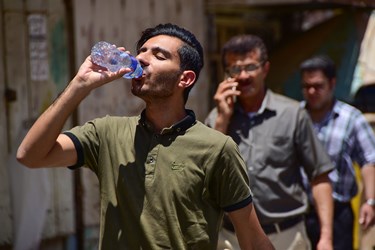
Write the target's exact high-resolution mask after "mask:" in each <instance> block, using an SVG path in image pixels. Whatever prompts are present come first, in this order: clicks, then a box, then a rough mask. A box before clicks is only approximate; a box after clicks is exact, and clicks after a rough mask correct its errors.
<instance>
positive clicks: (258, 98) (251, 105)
mask: <svg viewBox="0 0 375 250" xmlns="http://www.w3.org/2000/svg"><path fill="white" fill-rule="evenodd" d="M265 96H266V90H265V89H264V90H263V91H261V92H260V93H259V94H257V95H255V96H254V97H253V98H242V99H241V98H239V102H240V103H241V107H242V108H243V110H244V111H245V112H246V113H250V112H257V111H258V110H259V109H260V107H261V106H262V103H263V100H264V98H265Z"/></svg>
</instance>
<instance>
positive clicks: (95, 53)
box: [91, 41, 143, 79]
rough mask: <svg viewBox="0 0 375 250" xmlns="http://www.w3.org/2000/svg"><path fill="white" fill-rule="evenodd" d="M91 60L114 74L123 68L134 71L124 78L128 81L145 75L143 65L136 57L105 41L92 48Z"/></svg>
mask: <svg viewBox="0 0 375 250" xmlns="http://www.w3.org/2000/svg"><path fill="white" fill-rule="evenodd" d="M91 59H92V61H93V62H94V63H95V64H98V65H100V66H102V67H105V68H107V69H108V70H109V71H112V72H116V71H118V70H119V69H121V68H130V69H132V71H131V72H129V73H126V74H125V75H124V76H123V77H124V78H127V79H131V78H138V77H141V76H142V73H143V69H142V66H141V64H140V63H139V61H138V60H137V59H136V58H135V57H134V56H132V55H130V54H128V53H126V52H124V51H121V50H119V49H117V48H116V47H115V46H113V45H112V44H110V43H107V42H104V41H101V42H98V43H97V44H95V45H94V46H93V47H92V49H91Z"/></svg>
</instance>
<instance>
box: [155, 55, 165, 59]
mask: <svg viewBox="0 0 375 250" xmlns="http://www.w3.org/2000/svg"><path fill="white" fill-rule="evenodd" d="M155 57H156V58H157V59H159V60H165V57H164V56H163V55H160V54H156V55H155Z"/></svg>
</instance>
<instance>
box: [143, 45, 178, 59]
mask: <svg viewBox="0 0 375 250" xmlns="http://www.w3.org/2000/svg"><path fill="white" fill-rule="evenodd" d="M145 50H147V48H145V47H141V48H140V49H139V50H138V53H139V52H142V51H145ZM151 51H152V52H153V53H158V52H161V53H162V54H163V55H164V56H166V57H167V58H170V57H171V56H172V53H171V52H170V51H169V50H166V49H163V48H162V47H159V46H155V47H152V48H151Z"/></svg>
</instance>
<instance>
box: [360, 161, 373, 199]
mask: <svg viewBox="0 0 375 250" xmlns="http://www.w3.org/2000/svg"><path fill="white" fill-rule="evenodd" d="M362 180H363V184H364V187H365V189H364V198H365V200H368V199H375V184H374V183H375V165H374V164H367V165H365V166H363V167H362Z"/></svg>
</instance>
